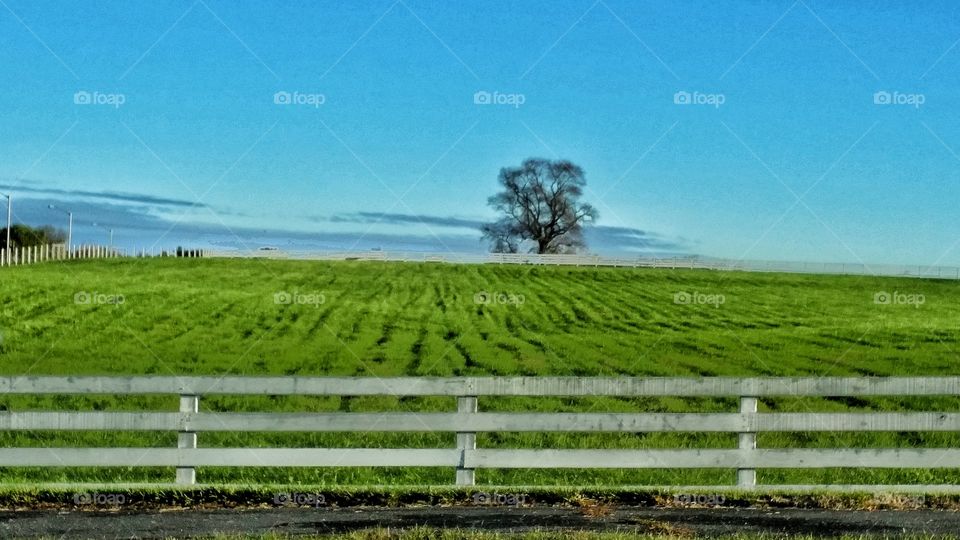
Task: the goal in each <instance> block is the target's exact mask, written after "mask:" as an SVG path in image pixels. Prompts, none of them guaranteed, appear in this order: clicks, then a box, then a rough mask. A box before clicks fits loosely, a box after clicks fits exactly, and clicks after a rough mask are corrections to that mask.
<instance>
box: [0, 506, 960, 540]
mask: <svg viewBox="0 0 960 540" xmlns="http://www.w3.org/2000/svg"><path fill="white" fill-rule="evenodd" d="M416 525H429V526H434V527H445V528H461V529H479V530H487V531H499V532H522V531H530V530H538V529H539V530H556V531H565V530H594V531H636V532H660V533H666V532H675V533H681V534H683V533H694V534H696V535H697V536H707V537H710V536H716V535H721V534H729V533H733V532H738V531H742V532H766V533H773V534H780V535H788V534H812V535H816V536H822V537H831V536H837V535H841V534H874V535H877V536H885V537H889V536H894V535H901V534H917V533H935V534H958V535H960V513H958V512H950V511H937V510H915V511H873V512H867V511H833V510H805V509H777V510H771V509H750V508H668V509H664V508H648V507H644V508H640V507H619V508H617V509H616V510H614V511H613V512H612V513H611V514H609V515H606V516H588V515H585V514H584V513H583V512H582V511H581V510H580V509H577V508H569V507H550V506H542V507H433V506H431V507H416V508H410V507H407V508H264V509H259V508H258V509H217V510H167V511H158V510H150V511H119V512H104V511H63V510H27V511H16V512H12V511H8V512H0V537H2V538H12V537H22V538H39V537H47V538H49V537H54V538H64V539H66V538H171V537H175V538H191V537H198V536H207V535H212V534H215V533H248V534H264V533H268V532H277V533H287V534H291V535H303V534H317V533H328V532H346V531H352V530H356V529H364V528H372V527H391V528H397V527H412V526H416Z"/></svg>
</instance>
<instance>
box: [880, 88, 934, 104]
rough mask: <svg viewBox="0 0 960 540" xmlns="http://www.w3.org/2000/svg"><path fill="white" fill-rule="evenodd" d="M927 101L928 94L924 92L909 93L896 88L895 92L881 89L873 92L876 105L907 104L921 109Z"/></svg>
mask: <svg viewBox="0 0 960 540" xmlns="http://www.w3.org/2000/svg"><path fill="white" fill-rule="evenodd" d="M926 102H927V96H925V95H924V94H909V93H906V92H898V91H896V90H894V91H893V92H888V91H886V90H880V91H877V92H874V94H873V104H874V105H907V106H911V107H914V108H916V109H919V108H920V106H921V105H923V104H924V103H926Z"/></svg>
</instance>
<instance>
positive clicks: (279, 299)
mask: <svg viewBox="0 0 960 540" xmlns="http://www.w3.org/2000/svg"><path fill="white" fill-rule="evenodd" d="M326 301H327V297H326V296H324V294H323V293H302V292H298V291H294V292H289V291H278V292H275V293H273V303H274V304H277V305H278V306H318V307H319V306H320V304H323V303H326Z"/></svg>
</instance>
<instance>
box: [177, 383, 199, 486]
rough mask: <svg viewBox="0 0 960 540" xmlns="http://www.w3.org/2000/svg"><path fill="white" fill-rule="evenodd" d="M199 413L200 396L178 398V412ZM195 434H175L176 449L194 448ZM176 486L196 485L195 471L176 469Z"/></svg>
mask: <svg viewBox="0 0 960 540" xmlns="http://www.w3.org/2000/svg"><path fill="white" fill-rule="evenodd" d="M199 411H200V396H191V395H183V396H180V412H182V413H196V412H199ZM196 447H197V433H196V432H195V431H180V432H179V433H178V434H177V448H196ZM177 483H178V484H196V483H197V470H196V469H195V468H193V467H177Z"/></svg>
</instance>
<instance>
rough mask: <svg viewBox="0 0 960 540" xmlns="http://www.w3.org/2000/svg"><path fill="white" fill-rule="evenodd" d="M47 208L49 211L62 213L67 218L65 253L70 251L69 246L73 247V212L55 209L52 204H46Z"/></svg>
mask: <svg viewBox="0 0 960 540" xmlns="http://www.w3.org/2000/svg"><path fill="white" fill-rule="evenodd" d="M47 208H49V209H51V210H58V211H60V212H63V213H64V214H66V215H67V217H68V218H69V221H68V222H67V252H70V251H72V248H71V246H72V245H73V212H71V211H69V210H64V209H63V208H57V207H56V206H54V205H52V204H48V205H47Z"/></svg>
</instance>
